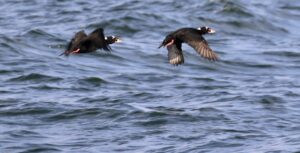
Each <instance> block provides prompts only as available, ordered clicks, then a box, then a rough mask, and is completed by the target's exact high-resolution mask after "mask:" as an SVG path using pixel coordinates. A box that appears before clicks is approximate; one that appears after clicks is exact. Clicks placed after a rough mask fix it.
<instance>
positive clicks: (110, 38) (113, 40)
mask: <svg viewBox="0 0 300 153" xmlns="http://www.w3.org/2000/svg"><path fill="white" fill-rule="evenodd" d="M105 41H106V42H107V43H108V44H114V43H120V42H122V40H121V38H120V37H118V36H107V37H105Z"/></svg>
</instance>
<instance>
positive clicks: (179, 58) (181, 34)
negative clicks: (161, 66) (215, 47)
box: [159, 27, 218, 65]
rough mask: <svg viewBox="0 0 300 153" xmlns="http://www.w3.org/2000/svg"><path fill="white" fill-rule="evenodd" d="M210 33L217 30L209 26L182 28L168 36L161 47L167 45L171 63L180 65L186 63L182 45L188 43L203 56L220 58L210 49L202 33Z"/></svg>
mask: <svg viewBox="0 0 300 153" xmlns="http://www.w3.org/2000/svg"><path fill="white" fill-rule="evenodd" d="M208 33H215V31H214V30H213V29H211V28H208V27H201V28H198V29H195V28H181V29H178V30H176V31H174V32H172V33H170V34H168V35H167V36H166V38H165V39H164V40H163V42H162V43H161V45H160V46H159V48H160V47H167V49H168V58H169V63H170V64H174V65H179V64H183V63H184V58H183V54H182V49H181V45H182V43H187V44H188V45H190V46H191V47H192V48H194V49H195V51H196V52H197V53H199V54H200V55H201V56H202V57H203V58H206V59H208V60H211V61H216V60H218V56H217V54H216V53H215V52H213V51H212V49H210V47H209V46H208V43H207V42H206V40H205V39H204V38H203V37H202V35H205V34H208Z"/></svg>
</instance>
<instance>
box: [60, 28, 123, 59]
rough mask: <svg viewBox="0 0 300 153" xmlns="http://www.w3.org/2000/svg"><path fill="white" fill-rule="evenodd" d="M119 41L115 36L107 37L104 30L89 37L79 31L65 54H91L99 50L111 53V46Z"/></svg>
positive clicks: (98, 30)
mask: <svg viewBox="0 0 300 153" xmlns="http://www.w3.org/2000/svg"><path fill="white" fill-rule="evenodd" d="M118 40H119V38H118V37H115V36H108V37H105V36H104V34H103V29H102V28H98V29H96V30H94V31H93V32H92V33H90V34H89V35H87V34H85V33H84V31H79V32H77V33H76V34H75V36H74V38H72V40H71V41H70V42H69V44H68V45H67V49H66V51H65V52H64V53H63V54H64V55H69V54H72V53H90V52H93V51H96V50H97V49H103V50H105V51H111V48H110V46H109V45H110V44H113V43H115V42H118ZM63 54H62V55H63Z"/></svg>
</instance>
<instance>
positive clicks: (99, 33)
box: [88, 28, 111, 51]
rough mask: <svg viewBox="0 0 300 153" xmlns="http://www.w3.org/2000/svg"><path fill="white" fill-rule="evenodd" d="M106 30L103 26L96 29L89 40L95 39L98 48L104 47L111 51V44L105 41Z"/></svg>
mask: <svg viewBox="0 0 300 153" xmlns="http://www.w3.org/2000/svg"><path fill="white" fill-rule="evenodd" d="M103 31H104V30H103V29H102V28H98V29H96V30H94V31H93V32H92V33H91V34H90V35H89V36H88V37H89V40H92V41H94V42H93V43H94V44H95V45H96V47H97V48H99V49H103V50H105V51H111V48H110V46H109V44H107V43H106V41H105V36H104V32H103Z"/></svg>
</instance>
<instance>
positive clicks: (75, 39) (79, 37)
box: [61, 31, 87, 56]
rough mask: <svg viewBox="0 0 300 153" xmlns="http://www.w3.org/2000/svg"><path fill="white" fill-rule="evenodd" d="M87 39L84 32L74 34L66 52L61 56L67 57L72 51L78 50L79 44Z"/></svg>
mask: <svg viewBox="0 0 300 153" xmlns="http://www.w3.org/2000/svg"><path fill="white" fill-rule="evenodd" d="M86 37H87V35H86V33H85V32H84V31H79V32H77V33H76V34H75V36H74V37H73V38H72V39H71V41H70V42H69V43H68V44H67V47H66V50H65V52H64V53H62V54H61V55H66V56H67V55H69V53H71V52H72V51H73V50H76V49H78V48H77V47H78V45H79V44H80V42H81V41H82V40H83V39H85V38H86Z"/></svg>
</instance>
